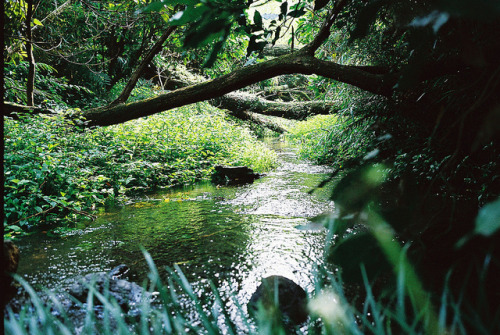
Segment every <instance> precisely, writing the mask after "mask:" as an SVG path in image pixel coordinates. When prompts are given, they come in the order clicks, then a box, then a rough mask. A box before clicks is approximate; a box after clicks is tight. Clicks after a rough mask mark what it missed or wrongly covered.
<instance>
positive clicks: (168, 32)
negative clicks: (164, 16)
mask: <svg viewBox="0 0 500 335" xmlns="http://www.w3.org/2000/svg"><path fill="white" fill-rule="evenodd" d="M175 28H176V27H173V26H170V27H168V28H167V30H165V32H164V33H163V34H162V35H161V37H160V38H159V39H158V41H156V43H155V44H154V45H153V47H152V48H151V50H149V52H148V53H147V54H146V55H145V56H144V58H143V59H142V61H141V63H140V64H139V66H138V67H137V69H136V70H135V71H134V73H132V76H131V77H130V79H129V81H128V82H127V85H125V88H124V89H123V91H122V93H120V95H119V96H118V98H116V99H115V101H113V102H112V103H111V104H110V106H114V105H117V104H120V103H124V102H125V101H127V99H128V97H129V96H130V93H132V90H133V89H134V87H135V85H136V84H137V81H138V80H139V78H140V77H141V74H142V73H143V72H144V70H145V69H146V67H147V66H148V64H149V63H151V61H152V60H153V58H154V56H156V55H157V54H158V53H159V52H160V51H161V50H162V47H163V43H165V41H166V40H167V38H168V37H169V36H170V35H171V34H172V32H173V31H174V30H175Z"/></svg>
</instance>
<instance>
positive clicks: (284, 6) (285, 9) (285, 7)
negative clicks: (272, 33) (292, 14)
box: [280, 1, 288, 17]
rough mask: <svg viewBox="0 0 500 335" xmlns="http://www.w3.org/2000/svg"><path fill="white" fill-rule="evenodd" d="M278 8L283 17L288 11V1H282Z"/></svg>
mask: <svg viewBox="0 0 500 335" xmlns="http://www.w3.org/2000/svg"><path fill="white" fill-rule="evenodd" d="M280 9H281V15H282V16H283V17H285V16H286V13H287V12H288V2H287V1H285V2H283V3H282V4H281V6H280Z"/></svg>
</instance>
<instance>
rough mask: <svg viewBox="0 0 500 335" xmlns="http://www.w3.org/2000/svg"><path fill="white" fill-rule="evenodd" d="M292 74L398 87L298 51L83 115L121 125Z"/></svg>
mask: <svg viewBox="0 0 500 335" xmlns="http://www.w3.org/2000/svg"><path fill="white" fill-rule="evenodd" d="M292 73H302V74H307V75H309V74H318V75H321V76H324V77H327V78H331V79H335V80H338V81H341V82H344V83H348V84H351V85H354V86H357V87H359V88H361V89H364V90H367V91H369V92H372V93H375V94H380V95H390V94H391V93H392V87H393V86H394V84H395V78H393V77H392V76H390V77H388V76H387V75H382V74H373V73H369V72H368V71H363V70H360V69H357V68H355V67H351V66H346V65H339V64H337V63H334V62H328V61H322V60H318V59H316V58H314V57H313V56H311V55H306V54H304V53H303V52H301V51H298V52H295V53H292V54H289V55H284V56H281V57H277V58H275V59H273V60H270V61H267V62H263V63H259V64H255V65H251V66H247V67H244V68H241V69H238V70H235V71H233V72H231V73H228V74H226V75H223V76H220V77H218V78H215V79H212V80H208V81H206V82H203V83H200V84H195V85H191V86H188V87H184V88H180V89H177V90H175V91H172V92H169V93H166V94H162V95H159V96H157V97H155V98H151V99H147V100H143V101H138V102H133V103H129V104H120V105H115V106H109V107H103V108H102V107H101V108H96V109H92V110H89V111H88V112H86V113H84V116H85V117H86V118H87V119H88V120H89V121H90V124H91V125H95V126H106V125H112V124H118V123H122V122H126V121H129V120H132V119H136V118H139V117H143V116H148V115H152V114H155V113H159V112H162V111H165V110H169V109H172V108H176V107H180V106H184V105H189V104H192V103H195V102H200V101H205V100H210V99H214V98H218V97H221V96H223V95H224V94H227V93H230V92H232V91H236V90H238V89H241V88H243V87H246V86H248V85H251V84H254V83H257V82H259V81H262V80H265V79H269V78H273V77H276V76H279V75H284V74H292Z"/></svg>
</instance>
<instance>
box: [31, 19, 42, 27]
mask: <svg viewBox="0 0 500 335" xmlns="http://www.w3.org/2000/svg"><path fill="white" fill-rule="evenodd" d="M33 23H34V24H36V25H37V26H43V24H42V22H40V20H38V19H33Z"/></svg>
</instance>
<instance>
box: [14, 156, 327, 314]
mask: <svg viewBox="0 0 500 335" xmlns="http://www.w3.org/2000/svg"><path fill="white" fill-rule="evenodd" d="M280 157H281V159H282V164H281V166H280V167H279V168H278V169H277V170H276V171H273V172H271V173H269V174H267V175H266V176H265V177H264V178H262V179H260V180H257V181H256V182H255V183H254V184H252V185H245V186H239V187H222V188H215V187H214V186H212V185H210V184H208V183H202V184H199V185H197V186H190V187H186V188H183V189H177V190H171V191H168V192H166V193H165V192H163V193H158V194H155V195H150V196H149V197H148V199H147V200H148V201H147V202H139V201H138V202H136V203H135V204H134V205H130V206H125V207H123V208H121V209H119V210H116V211H114V212H109V213H106V214H105V215H100V216H99V218H98V219H97V220H96V222H94V223H92V224H91V225H90V226H89V227H87V228H85V229H82V230H77V231H75V232H72V233H70V234H68V235H67V236H65V237H64V238H50V237H47V236H44V235H42V234H39V235H33V236H30V237H28V238H26V239H25V240H24V241H22V243H21V244H20V248H21V254H22V259H21V263H20V266H19V271H18V272H19V273H20V274H23V275H24V276H25V277H26V278H27V279H28V280H29V281H31V282H32V283H36V284H41V285H44V286H46V287H49V288H50V287H55V286H64V283H65V279H67V278H72V277H75V276H77V275H85V274H88V273H92V272H98V271H107V270H110V269H111V268H113V267H114V266H116V265H118V264H121V263H125V264H127V265H128V266H129V267H130V268H131V270H132V271H131V272H132V276H133V278H132V279H134V280H136V281H137V282H139V283H141V282H142V280H143V279H144V278H145V276H146V273H147V271H148V268H147V266H146V263H145V261H144V258H143V256H142V253H141V250H140V246H143V247H144V248H145V249H146V250H148V252H149V253H150V254H151V256H152V257H153V259H154V260H155V262H156V264H157V266H158V268H159V269H162V268H163V267H164V266H172V265H173V264H179V266H180V267H181V269H182V270H183V271H184V273H185V274H186V276H187V277H188V279H189V280H190V281H191V282H192V284H193V288H194V290H195V292H197V294H199V295H200V296H201V295H204V294H205V295H206V294H207V287H208V281H207V280H209V279H211V280H214V282H215V283H216V284H217V286H218V287H219V289H220V293H221V295H223V296H224V297H226V298H227V297H230V296H231V295H236V297H237V299H238V301H240V303H241V304H242V305H245V304H246V303H247V302H248V300H249V299H250V296H251V294H252V293H253V292H254V290H255V289H256V287H257V286H258V284H259V283H260V280H261V279H262V278H263V277H267V276H270V275H281V276H285V277H288V278H290V279H292V280H294V281H295V282H296V283H298V284H299V285H301V286H302V287H304V288H305V289H306V291H312V289H313V287H312V280H313V273H314V270H315V265H314V264H315V263H321V262H322V254H323V247H324V243H325V235H326V232H325V230H322V229H297V228H296V226H305V227H307V225H308V224H309V223H310V222H309V221H308V218H311V217H313V216H315V215H318V214H320V213H322V212H325V211H332V210H333V209H334V205H333V203H332V202H331V201H329V200H328V195H329V191H328V190H325V191H323V192H318V194H316V193H315V194H313V195H310V194H308V193H307V192H308V191H310V190H311V189H312V188H314V187H315V186H316V185H317V184H318V183H320V182H321V181H322V180H323V179H324V178H325V177H326V176H327V174H328V172H330V169H329V168H326V167H321V166H314V165H311V164H308V163H304V162H301V161H298V160H297V158H296V157H295V155H294V153H293V152H289V151H282V152H281V153H280ZM163 274H164V275H166V272H163ZM229 304H230V305H231V306H232V303H230V302H229ZM232 308H233V310H234V306H232Z"/></svg>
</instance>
